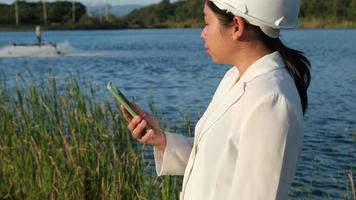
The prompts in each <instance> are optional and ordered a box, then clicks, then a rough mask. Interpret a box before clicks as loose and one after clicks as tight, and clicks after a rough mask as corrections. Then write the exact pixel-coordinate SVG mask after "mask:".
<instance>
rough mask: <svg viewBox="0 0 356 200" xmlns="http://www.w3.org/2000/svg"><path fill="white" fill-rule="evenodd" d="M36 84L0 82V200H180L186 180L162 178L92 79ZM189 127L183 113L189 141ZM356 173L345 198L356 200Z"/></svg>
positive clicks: (161, 119)
mask: <svg viewBox="0 0 356 200" xmlns="http://www.w3.org/2000/svg"><path fill="white" fill-rule="evenodd" d="M20 79H21V78H20ZM36 84H37V83H36V81H32V82H31V81H26V80H22V82H21V80H20V81H17V82H16V85H15V87H14V88H13V87H11V89H10V88H9V87H8V86H7V85H6V84H5V82H4V81H2V80H1V79H0V199H125V200H126V199H127V200H131V199H164V200H166V199H167V200H168V199H169V200H171V199H178V198H179V191H180V189H181V184H182V177H173V176H167V177H156V174H155V173H154V172H152V170H151V169H149V168H148V166H146V164H145V163H144V161H145V158H144V156H142V151H143V150H142V149H144V147H142V146H141V145H139V144H137V142H135V141H134V139H133V138H132V137H131V136H130V134H129V132H128V130H127V123H126V121H125V120H124V119H123V117H122V116H121V113H120V112H119V111H118V107H117V105H112V104H111V103H110V102H113V101H107V100H100V101H99V102H97V100H96V94H95V89H94V86H93V85H92V83H91V81H86V82H84V83H82V82H81V83H79V82H78V79H75V78H73V77H72V78H69V79H68V81H67V84H66V85H65V87H64V88H63V87H61V88H60V87H59V86H58V84H57V83H56V78H55V77H50V78H48V80H42V81H40V85H41V86H38V85H36ZM59 88H60V89H59ZM148 100H149V108H150V109H151V112H152V113H153V114H154V115H156V117H158V119H160V121H164V120H163V117H162V116H161V115H160V113H158V111H157V110H156V109H155V107H154V102H153V98H149V99H148ZM191 125H192V120H191V117H190V115H189V114H183V120H182V129H183V130H185V132H186V133H187V134H188V135H192V134H193V127H192V126H191ZM162 126H163V127H164V128H166V127H167V123H166V122H162ZM176 128H177V127H173V128H172V129H173V130H174V129H176ZM352 171H353V169H351V171H350V175H348V177H346V178H345V179H346V181H345V187H346V194H340V197H343V198H344V199H353V200H356V199H355V186H354V185H355V184H354V180H353V176H352ZM312 189H313V186H310V188H309V189H306V190H307V191H308V190H310V191H311V190H312ZM301 190H305V188H304V189H303V188H292V190H291V192H292V193H294V192H296V193H300V192H303V191H301ZM326 195H327V194H326ZM326 197H327V196H326ZM309 198H310V199H312V194H310V196H309Z"/></svg>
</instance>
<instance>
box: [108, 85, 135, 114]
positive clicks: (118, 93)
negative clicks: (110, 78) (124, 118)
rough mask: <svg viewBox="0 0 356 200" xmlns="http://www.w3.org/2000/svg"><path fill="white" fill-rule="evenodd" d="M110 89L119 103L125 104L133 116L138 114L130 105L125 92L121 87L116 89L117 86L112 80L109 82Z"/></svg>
mask: <svg viewBox="0 0 356 200" xmlns="http://www.w3.org/2000/svg"><path fill="white" fill-rule="evenodd" d="M107 88H108V90H109V91H110V92H111V94H112V95H113V96H114V97H115V99H116V100H117V101H118V102H119V104H121V105H123V106H124V107H125V109H126V110H127V111H128V112H129V113H130V115H131V116H132V117H135V116H136V115H138V114H137V113H136V112H135V111H134V110H133V109H132V108H131V106H130V102H129V100H127V98H126V97H125V95H124V94H122V92H121V91H120V90H119V89H116V88H115V86H113V85H112V83H111V82H109V83H108V86H107Z"/></svg>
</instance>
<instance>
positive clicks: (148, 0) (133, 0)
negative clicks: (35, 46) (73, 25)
mask: <svg viewBox="0 0 356 200" xmlns="http://www.w3.org/2000/svg"><path fill="white" fill-rule="evenodd" d="M26 1H32V2H33V1H35V2H36V1H39V0H26ZM46 1H47V2H50V1H54V0H46ZM76 1H79V2H82V3H83V4H85V5H100V4H111V5H125V4H139V5H148V4H153V3H158V2H160V1H161V0H76ZM12 2H14V0H0V3H8V4H9V3H12Z"/></svg>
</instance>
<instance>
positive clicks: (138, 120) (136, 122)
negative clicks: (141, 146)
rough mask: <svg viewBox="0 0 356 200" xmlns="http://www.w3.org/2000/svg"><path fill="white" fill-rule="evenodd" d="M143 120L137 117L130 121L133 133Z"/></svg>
mask: <svg viewBox="0 0 356 200" xmlns="http://www.w3.org/2000/svg"><path fill="white" fill-rule="evenodd" d="M141 121H142V118H141V117H140V116H135V117H134V118H132V120H131V121H130V123H129V125H128V128H129V130H130V131H131V132H133V130H134V129H135V128H136V127H137V125H138V124H139V123H141Z"/></svg>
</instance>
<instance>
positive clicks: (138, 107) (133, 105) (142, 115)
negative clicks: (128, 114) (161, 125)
mask: <svg viewBox="0 0 356 200" xmlns="http://www.w3.org/2000/svg"><path fill="white" fill-rule="evenodd" d="M131 106H132V108H133V109H134V110H135V111H136V113H137V114H138V115H140V116H141V117H142V118H144V117H146V115H147V113H146V112H145V111H144V110H142V109H141V108H140V106H138V105H137V104H134V103H131Z"/></svg>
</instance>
